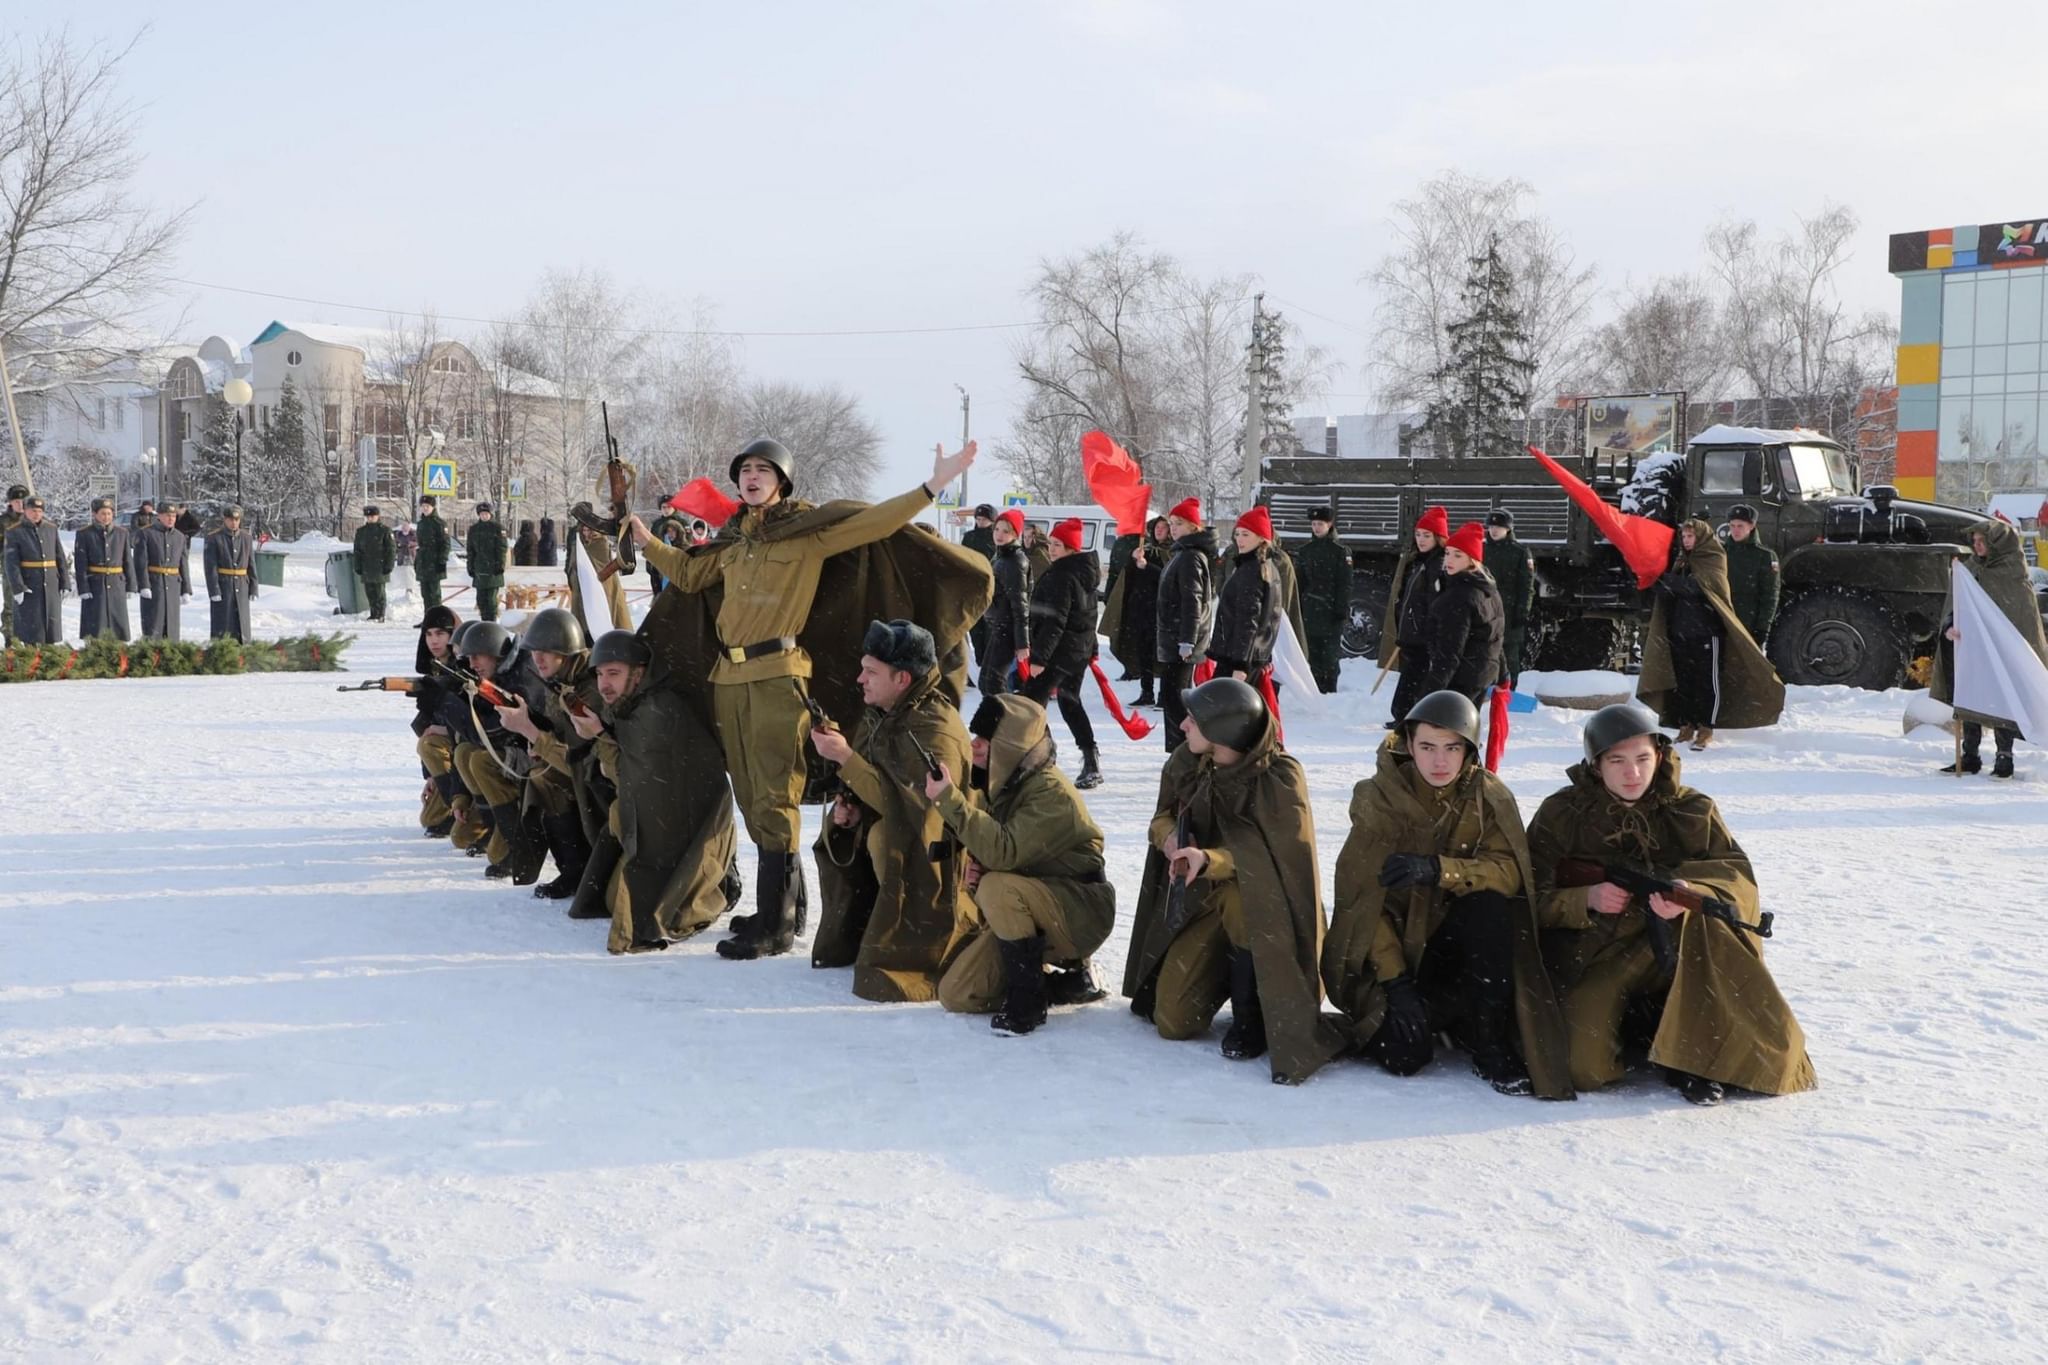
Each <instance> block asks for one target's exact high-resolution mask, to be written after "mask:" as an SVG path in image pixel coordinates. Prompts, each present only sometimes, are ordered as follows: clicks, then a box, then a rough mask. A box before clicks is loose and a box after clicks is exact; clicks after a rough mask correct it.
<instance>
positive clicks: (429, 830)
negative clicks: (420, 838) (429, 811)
mask: <svg viewBox="0 0 2048 1365" xmlns="http://www.w3.org/2000/svg"><path fill="white" fill-rule="evenodd" d="M454 832H455V817H454V816H452V815H451V816H449V817H448V818H447V819H446V820H443V821H441V822H440V823H439V824H433V825H428V826H427V827H426V828H424V829H422V830H421V831H420V833H422V834H424V835H426V836H427V837H428V838H429V839H445V838H447V837H448V836H449V835H450V834H452V833H454Z"/></svg>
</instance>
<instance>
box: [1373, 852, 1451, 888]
mask: <svg viewBox="0 0 2048 1365" xmlns="http://www.w3.org/2000/svg"><path fill="white" fill-rule="evenodd" d="M1443 875H1444V865H1443V864H1442V863H1441V862H1439V861H1438V860H1437V856H1436V855H1435V854H1434V853H1389V854H1388V855H1387V860H1386V861H1385V862H1383V863H1381V864H1380V885H1381V886H1384V887H1388V888H1390V889H1391V888H1393V887H1397V886H1435V885H1436V884H1437V883H1438V882H1440V881H1442V880H1443Z"/></svg>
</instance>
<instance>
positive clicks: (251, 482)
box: [231, 375, 317, 535]
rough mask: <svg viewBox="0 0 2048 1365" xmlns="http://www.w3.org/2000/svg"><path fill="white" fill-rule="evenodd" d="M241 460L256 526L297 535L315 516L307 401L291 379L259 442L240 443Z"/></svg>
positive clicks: (280, 391) (251, 439) (247, 441)
mask: <svg viewBox="0 0 2048 1365" xmlns="http://www.w3.org/2000/svg"><path fill="white" fill-rule="evenodd" d="M242 460H243V465H244V477H245V480H246V482H247V485H248V498H249V501H250V502H251V503H253V504H254V505H255V509H254V510H255V511H256V513H257V519H258V525H259V526H260V527H261V528H262V529H263V530H266V531H269V532H270V533H271V534H272V535H285V534H287V533H288V532H293V531H295V530H296V528H297V523H298V521H299V519H301V518H304V517H306V516H308V515H310V514H311V513H312V511H313V504H314V501H315V499H314V485H315V482H316V477H317V474H316V470H315V467H314V465H313V463H312V460H311V457H310V453H309V451H308V450H307V446H306V404H305V400H304V399H303V398H302V397H300V395H299V388H298V385H297V383H296V382H294V381H293V379H292V377H291V376H290V375H286V376H285V379H284V385H283V387H281V388H280V389H279V390H278V394H277V406H276V407H274V408H272V409H271V410H270V424H269V426H267V427H266V428H265V429H264V431H263V434H262V437H261V438H260V439H259V438H255V437H247V436H245V437H244V438H243V448H242ZM231 472H232V471H231Z"/></svg>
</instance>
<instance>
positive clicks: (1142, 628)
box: [1105, 517, 1173, 706]
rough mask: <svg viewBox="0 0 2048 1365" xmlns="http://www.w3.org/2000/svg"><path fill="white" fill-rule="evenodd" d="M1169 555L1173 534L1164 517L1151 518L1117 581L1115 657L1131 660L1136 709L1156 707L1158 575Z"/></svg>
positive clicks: (1171, 550) (1162, 570)
mask: <svg viewBox="0 0 2048 1365" xmlns="http://www.w3.org/2000/svg"><path fill="white" fill-rule="evenodd" d="M1172 554H1173V531H1172V529H1171V528H1170V527H1169V526H1168V525H1167V521H1166V518H1165V517H1154V518H1152V520H1151V521H1149V522H1147V523H1146V524H1145V538H1144V540H1143V541H1142V542H1141V543H1140V544H1139V545H1138V546H1137V548H1136V549H1134V550H1132V551H1131V560H1130V563H1128V564H1126V565H1125V566H1124V571H1123V574H1122V575H1121V577H1120V579H1119V581H1120V582H1121V583H1122V584H1123V611H1122V614H1121V615H1120V616H1119V617H1118V620H1117V624H1118V630H1117V634H1118V636H1119V643H1118V644H1117V646H1116V652H1117V657H1118V658H1123V659H1129V660H1130V661H1131V670H1132V671H1133V672H1135V673H1136V674H1137V675H1138V682H1139V690H1138V699H1137V701H1136V702H1134V703H1133V705H1136V706H1157V705H1158V704H1159V698H1158V696H1157V694H1156V693H1155V691H1154V687H1153V682H1154V679H1155V678H1156V677H1157V676H1158V673H1159V576H1160V575H1161V574H1162V573H1164V572H1165V571H1166V561H1167V560H1168V559H1169V558H1170V557H1171V556H1172ZM1105 591H1106V590H1105ZM1105 624H1106V622H1105Z"/></svg>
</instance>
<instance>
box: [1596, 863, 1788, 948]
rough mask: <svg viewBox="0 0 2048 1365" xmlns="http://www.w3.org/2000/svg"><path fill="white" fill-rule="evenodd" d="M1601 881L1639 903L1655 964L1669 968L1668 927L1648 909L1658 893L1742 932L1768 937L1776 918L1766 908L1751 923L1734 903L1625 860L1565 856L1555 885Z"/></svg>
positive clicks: (1669, 940)
mask: <svg viewBox="0 0 2048 1365" xmlns="http://www.w3.org/2000/svg"><path fill="white" fill-rule="evenodd" d="M1602 882H1613V883H1614V884H1615V885H1616V886H1618V887H1620V888H1621V889H1622V890H1624V891H1626V892H1628V893H1629V894H1630V895H1631V896H1634V897H1636V898H1638V900H1639V901H1640V902H1641V904H1640V909H1641V910H1642V913H1643V915H1644V916H1645V921H1646V923H1647V924H1648V926H1649V932H1650V947H1651V949H1652V950H1653V951H1655V952H1656V954H1657V963H1658V965H1659V966H1661V967H1663V968H1664V969H1665V970H1667V971H1669V970H1670V969H1671V968H1673V967H1675V966H1676V965H1677V962H1678V954H1677V949H1676V948H1675V947H1674V946H1673V944H1672V942H1671V926H1670V925H1669V924H1667V923H1666V922H1665V921H1664V919H1663V918H1662V917H1661V916H1660V915H1658V913H1657V912H1656V911H1654V910H1652V909H1651V908H1650V899H1649V898H1650V897H1651V896H1652V895H1653V894H1654V895H1659V896H1662V897H1664V898H1665V899H1666V900H1669V901H1675V902H1676V903H1678V904H1679V905H1682V906H1684V907H1685V908H1686V909H1688V910H1690V911H1692V912H1694V913H1695V914H1701V915H1705V916H1707V917H1708V918H1709V919H1717V920H1720V921H1721V922H1722V923H1723V924H1727V925H1731V926H1733V927H1734V928H1737V929H1740V930H1742V931H1743V932H1744V933H1749V934H1755V935H1756V936H1757V937H1758V938H1769V937H1771V923H1772V921H1773V920H1774V919H1776V918H1777V917H1776V916H1775V915H1773V914H1772V913H1771V912H1770V911H1768V910H1766V911H1764V912H1763V913H1762V914H1760V915H1758V916H1757V923H1755V924H1751V923H1750V922H1749V921H1748V920H1746V919H1744V918H1743V917H1742V916H1741V915H1740V914H1738V913H1737V912H1736V909H1735V907H1734V906H1732V905H1730V904H1729V903H1728V902H1727V901H1724V900H1720V899H1718V898H1717V897H1714V896H1709V895H1706V894H1704V893H1702V892H1699V891H1695V890H1693V889H1692V888H1691V887H1683V886H1677V885H1674V884H1673V883H1672V882H1671V881H1670V879H1669V878H1665V877H1659V876H1657V875H1656V874H1655V873H1654V872H1647V871H1645V870H1643V869H1642V868H1639V867H1631V866H1630V865H1629V864H1627V863H1606V862H1596V861H1594V860H1593V859H1590V858H1566V859H1563V860H1561V861H1560V862H1559V863H1558V865H1557V883H1556V884H1557V886H1558V887H1559V888H1560V889H1563V888H1568V887H1575V886H1598V885H1600V883H1602Z"/></svg>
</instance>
